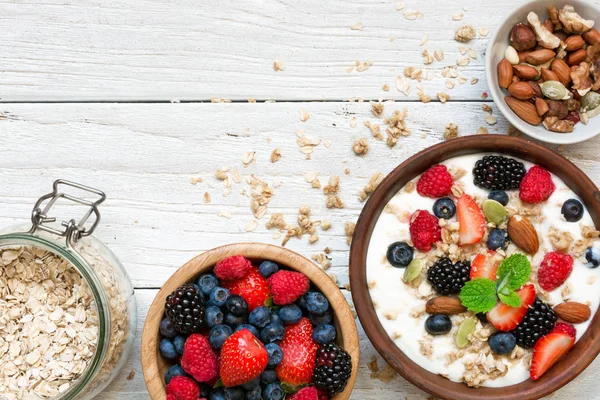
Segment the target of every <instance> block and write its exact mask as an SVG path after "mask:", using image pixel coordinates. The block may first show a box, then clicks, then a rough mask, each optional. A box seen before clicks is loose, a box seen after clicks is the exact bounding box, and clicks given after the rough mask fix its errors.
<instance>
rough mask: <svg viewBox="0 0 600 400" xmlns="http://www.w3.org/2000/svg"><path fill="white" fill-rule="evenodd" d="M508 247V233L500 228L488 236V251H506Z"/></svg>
mask: <svg viewBox="0 0 600 400" xmlns="http://www.w3.org/2000/svg"><path fill="white" fill-rule="evenodd" d="M506 246H508V234H507V233H506V231H505V230H503V229H498V228H494V229H492V230H491V231H490V233H489V235H488V240H487V247H488V249H490V250H498V249H506Z"/></svg>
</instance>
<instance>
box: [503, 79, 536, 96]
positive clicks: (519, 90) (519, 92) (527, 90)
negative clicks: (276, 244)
mask: <svg viewBox="0 0 600 400" xmlns="http://www.w3.org/2000/svg"><path fill="white" fill-rule="evenodd" d="M508 93H510V94H511V95H512V96H513V97H516V98H517V99H519V100H529V99H530V98H532V97H533V95H534V94H535V92H534V91H533V89H532V88H531V86H529V83H527V82H517V83H513V84H512V85H510V86H509V87H508Z"/></svg>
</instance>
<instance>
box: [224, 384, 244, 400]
mask: <svg viewBox="0 0 600 400" xmlns="http://www.w3.org/2000/svg"><path fill="white" fill-rule="evenodd" d="M244 397H245V392H244V389H242V388H241V387H239V386H235V387H230V388H225V398H226V399H227V400H244Z"/></svg>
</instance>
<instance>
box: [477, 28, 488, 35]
mask: <svg viewBox="0 0 600 400" xmlns="http://www.w3.org/2000/svg"><path fill="white" fill-rule="evenodd" d="M488 33H490V30H489V29H488V28H479V35H480V36H487V35H488Z"/></svg>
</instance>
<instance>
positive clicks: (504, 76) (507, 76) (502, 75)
mask: <svg viewBox="0 0 600 400" xmlns="http://www.w3.org/2000/svg"><path fill="white" fill-rule="evenodd" d="M512 78H513V68H512V64H511V63H510V62H508V60H507V59H506V58H503V59H502V61H500V62H499V63H498V85H499V86H500V87H501V88H504V89H506V88H508V87H509V86H510V84H511V82H512Z"/></svg>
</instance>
